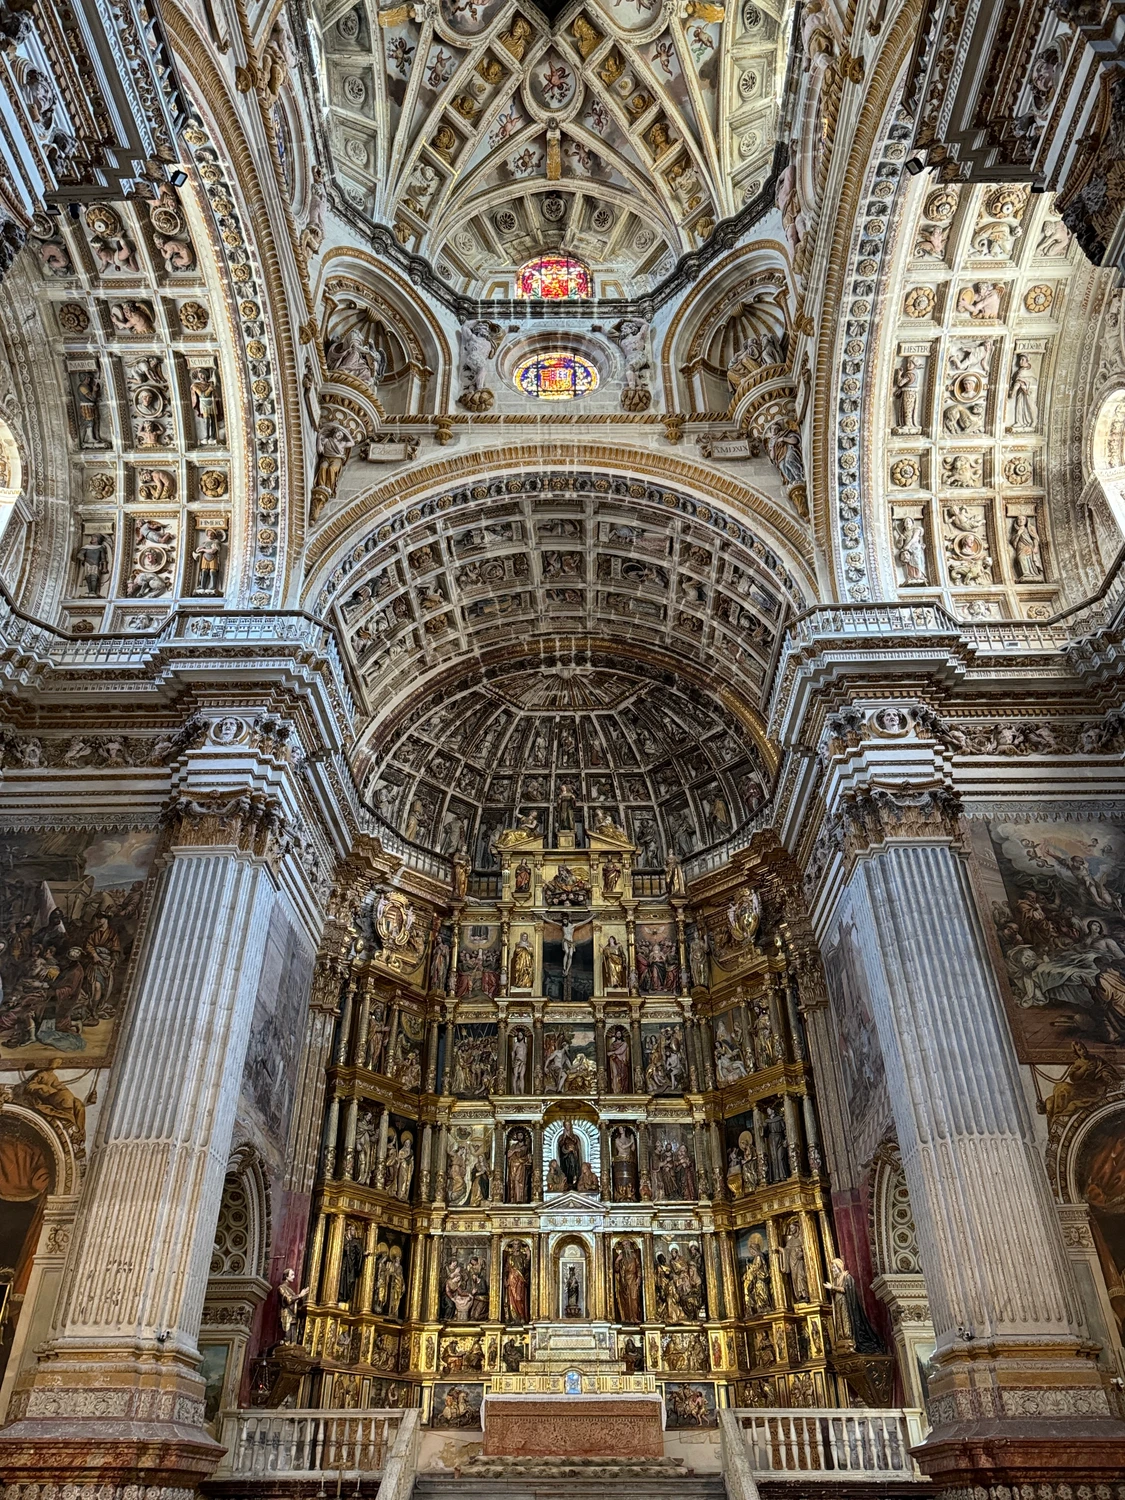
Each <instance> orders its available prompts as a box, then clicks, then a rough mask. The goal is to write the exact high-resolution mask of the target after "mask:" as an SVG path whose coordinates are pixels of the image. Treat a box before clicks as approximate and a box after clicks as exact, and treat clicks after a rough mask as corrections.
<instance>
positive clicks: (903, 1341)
mask: <svg viewBox="0 0 1125 1500" xmlns="http://www.w3.org/2000/svg"><path fill="white" fill-rule="evenodd" d="M869 1230H870V1236H871V1261H872V1266H873V1267H874V1270H875V1273H876V1274H875V1279H874V1280H873V1281H872V1283H871V1287H872V1290H873V1291H874V1293H875V1295H876V1296H877V1297H878V1298H879V1300H880V1301H881V1302H883V1303H885V1305H886V1308H887V1312H888V1314H889V1316H890V1321H891V1330H892V1335H893V1338H894V1344H895V1355H896V1357H897V1359H898V1367H899V1378H900V1380H901V1381H902V1385H903V1390H904V1392H905V1396H906V1405H907V1406H920V1407H925V1405H926V1399H927V1390H926V1371H927V1366H928V1363H929V1360H930V1358H931V1356H932V1355H933V1352H934V1342H935V1341H934V1328H933V1323H932V1321H931V1319H930V1305H929V1300H928V1297H927V1294H926V1283H925V1279H924V1277H923V1275H922V1263H921V1259H920V1257H919V1254H918V1233H917V1230H916V1228H915V1225H914V1214H913V1211H912V1209H911V1207H910V1194H909V1192H908V1190H907V1186H906V1174H905V1173H904V1171H903V1167H902V1158H901V1156H900V1155H899V1150H898V1144H897V1142H895V1141H893V1140H886V1141H884V1142H883V1143H882V1144H881V1145H880V1146H879V1148H878V1150H877V1151H876V1152H875V1155H874V1158H873V1159H872V1164H871V1198H870V1224H869Z"/></svg>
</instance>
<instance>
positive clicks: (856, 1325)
mask: <svg viewBox="0 0 1125 1500" xmlns="http://www.w3.org/2000/svg"><path fill="white" fill-rule="evenodd" d="M828 1274H829V1276H830V1277H831V1280H830V1281H826V1282H825V1283H824V1285H825V1287H826V1288H827V1290H828V1291H830V1292H831V1293H832V1342H833V1344H834V1345H835V1347H836V1348H837V1349H838V1350H839V1351H840V1353H841V1354H845V1353H850V1352H851V1351H852V1350H853V1349H854V1350H855V1352H856V1353H857V1354H881V1353H882V1352H883V1345H882V1342H881V1341H880V1339H879V1335H878V1334H877V1333H876V1332H875V1330H874V1328H872V1326H871V1324H870V1323H869V1322H868V1320H867V1313H866V1312H865V1311H864V1307H863V1302H862V1301H861V1300H860V1295H859V1288H858V1287H857V1286H856V1284H855V1278H854V1277H853V1275H852V1273H851V1272H850V1271H849V1270H848V1268H847V1266H846V1265H845V1264H844V1262H843V1261H842V1260H840V1258H839V1257H838V1256H837V1257H836V1259H835V1260H833V1261H832V1263H831V1265H830V1266H829V1268H828Z"/></svg>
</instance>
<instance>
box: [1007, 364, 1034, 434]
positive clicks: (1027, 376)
mask: <svg viewBox="0 0 1125 1500" xmlns="http://www.w3.org/2000/svg"><path fill="white" fill-rule="evenodd" d="M1038 385H1039V381H1038V378H1037V377H1036V374H1035V371H1034V370H1033V369H1032V366H1031V356H1030V354H1017V355H1016V362H1015V364H1014V365H1013V367H1012V379H1011V383H1010V384H1009V386H1008V398H1009V400H1010V401H1011V403H1012V431H1013V432H1033V431H1034V430H1035V427H1036V426H1037V424H1038V422H1039V408H1038V405H1037V402H1036V389H1037V387H1038Z"/></svg>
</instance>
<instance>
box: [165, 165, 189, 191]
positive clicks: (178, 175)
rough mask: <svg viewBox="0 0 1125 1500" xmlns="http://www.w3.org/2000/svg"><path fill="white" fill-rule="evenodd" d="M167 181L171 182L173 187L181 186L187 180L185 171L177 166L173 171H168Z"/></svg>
mask: <svg viewBox="0 0 1125 1500" xmlns="http://www.w3.org/2000/svg"><path fill="white" fill-rule="evenodd" d="M168 181H169V182H170V183H171V184H172V186H173V187H183V185H184V183H185V182H186V181H187V173H186V172H184V171H183V170H181V168H179V167H177V168H176V170H175V171H174V172H169V173H168Z"/></svg>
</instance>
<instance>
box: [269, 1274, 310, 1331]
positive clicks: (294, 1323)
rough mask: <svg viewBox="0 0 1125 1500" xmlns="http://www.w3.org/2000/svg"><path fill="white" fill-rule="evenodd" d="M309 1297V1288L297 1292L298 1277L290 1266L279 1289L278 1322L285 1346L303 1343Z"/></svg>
mask: <svg viewBox="0 0 1125 1500" xmlns="http://www.w3.org/2000/svg"><path fill="white" fill-rule="evenodd" d="M308 1295H309V1289H308V1287H305V1289H304V1291H301V1292H299V1291H298V1290H297V1277H296V1274H295V1273H294V1271H293V1267H292V1266H290V1267H289V1269H288V1270H287V1271H286V1273H285V1279H284V1280H283V1281H282V1282H281V1283H280V1285H279V1286H278V1288H277V1321H278V1323H279V1325H280V1327H281V1342H282V1343H283V1344H299V1343H300V1342H301V1320H302V1318H303V1317H304V1304H305V1301H306V1299H307V1298H308Z"/></svg>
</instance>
